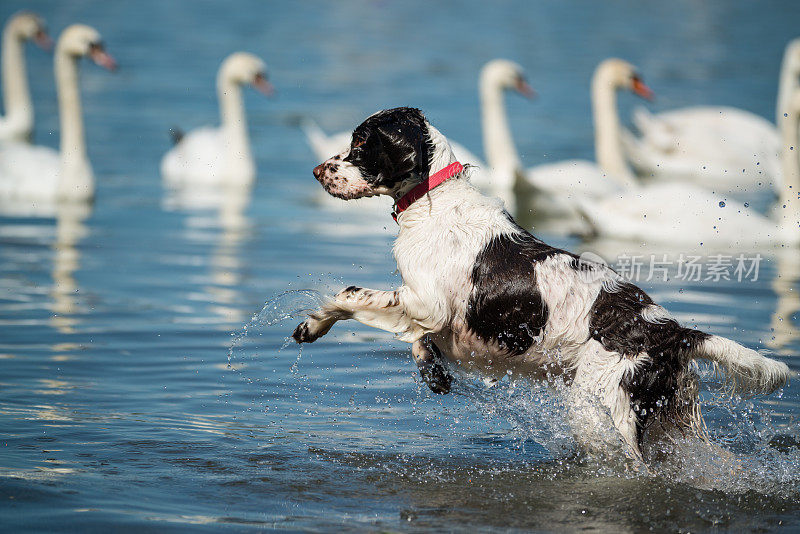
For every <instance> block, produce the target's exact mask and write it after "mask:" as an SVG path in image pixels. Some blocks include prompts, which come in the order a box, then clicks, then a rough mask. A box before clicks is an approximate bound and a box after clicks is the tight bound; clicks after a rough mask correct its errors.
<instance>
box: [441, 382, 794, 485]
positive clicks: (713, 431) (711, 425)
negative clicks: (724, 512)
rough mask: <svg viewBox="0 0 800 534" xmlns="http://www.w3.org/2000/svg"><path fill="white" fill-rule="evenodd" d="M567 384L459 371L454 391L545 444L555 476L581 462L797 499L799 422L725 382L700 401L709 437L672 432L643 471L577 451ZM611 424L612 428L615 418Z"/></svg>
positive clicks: (615, 471) (588, 468) (599, 469)
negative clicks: (492, 378) (492, 379)
mask: <svg viewBox="0 0 800 534" xmlns="http://www.w3.org/2000/svg"><path fill="white" fill-rule="evenodd" d="M567 389H568V388H567V386H565V385H564V384H563V383H560V382H555V383H552V384H544V383H528V382H527V381H525V380H513V379H504V380H501V381H499V382H497V383H495V384H494V385H493V386H491V387H487V386H486V384H485V383H484V382H483V381H480V380H478V379H476V378H474V377H472V378H470V377H464V376H462V377H460V379H459V380H458V381H456V382H455V383H454V388H453V393H455V394H457V395H463V396H465V397H467V398H468V399H469V400H470V401H471V402H473V403H474V405H475V406H476V408H477V410H478V412H479V413H480V414H481V415H482V416H484V417H485V418H487V419H488V420H490V421H492V422H494V423H495V424H496V423H497V421H498V420H503V421H505V422H506V423H508V424H510V426H511V428H512V432H513V433H514V437H515V438H516V439H517V440H518V441H519V442H520V443H525V442H526V441H534V442H535V443H537V444H539V445H541V446H542V447H543V448H544V450H545V451H546V452H545V455H544V456H543V457H540V458H539V460H540V461H542V460H544V461H555V463H556V464H558V465H560V466H561V467H560V468H559V469H556V470H555V471H554V472H552V473H551V475H552V476H553V477H555V478H560V477H562V476H564V475H565V474H567V473H568V472H569V471H571V470H573V469H574V468H577V467H579V468H580V469H581V472H582V473H583V476H595V477H606V476H612V477H623V478H629V477H648V478H655V479H661V480H664V481H665V482H667V483H670V484H674V483H679V484H686V485H687V486H689V487H693V488H697V489H703V490H716V491H722V492H724V493H727V494H744V493H747V492H757V493H760V494H763V495H770V496H776V497H783V498H797V497H798V496H800V438H798V436H799V435H800V422H798V421H794V420H789V421H784V422H777V421H776V419H778V418H777V417H775V414H774V413H773V411H772V410H771V409H770V407H769V406H767V405H765V404H764V403H761V402H758V401H756V400H754V399H747V398H742V397H731V396H730V395H729V394H727V392H725V390H724V389H723V388H722V387H720V385H717V386H716V387H715V388H714V389H712V390H710V391H705V392H704V395H703V397H702V399H701V404H702V407H703V411H704V413H705V420H706V424H707V426H708V431H709V434H710V437H711V441H710V442H708V441H704V440H701V439H699V438H695V437H689V436H673V437H672V438H671V439H670V440H669V441H663V442H658V443H657V444H651V445H650V446H649V447H648V448H647V449H646V454H645V455H646V460H647V467H646V468H644V469H642V468H641V466H639V465H636V464H635V463H631V462H625V461H620V462H609V461H608V457H599V456H597V455H592V454H588V453H587V452H585V451H581V450H580V449H579V447H578V445H577V444H576V441H575V439H574V434H573V432H574V430H573V429H572V428H571V426H570V423H569V421H570V413H569V407H568V404H567V400H566V398H567V397H566V392H567ZM607 423H608V425H607V426H608V428H607V430H608V432H612V433H613V432H614V430H613V428H612V426H611V418H610V415H609V417H608V421H607ZM540 456H541V455H540ZM551 465H553V464H551Z"/></svg>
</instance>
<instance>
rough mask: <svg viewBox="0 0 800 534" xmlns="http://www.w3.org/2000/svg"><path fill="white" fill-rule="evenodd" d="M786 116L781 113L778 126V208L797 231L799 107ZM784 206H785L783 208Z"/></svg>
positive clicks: (799, 214) (799, 216)
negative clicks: (779, 170)
mask: <svg viewBox="0 0 800 534" xmlns="http://www.w3.org/2000/svg"><path fill="white" fill-rule="evenodd" d="M786 114H787V116H786V117H784V116H783V115H781V117H780V122H778V126H779V127H780V131H781V140H782V142H783V147H781V148H782V150H781V164H782V170H783V186H782V188H781V190H780V198H779V204H778V208H779V210H780V212H785V214H786V217H787V218H788V222H790V223H791V225H792V227H793V228H794V231H795V232H797V231H798V228H797V225H798V222H799V221H800V197H798V195H799V194H800V146H798V144H799V143H800V139H798V131H799V130H800V109H796V108H795V109H789V108H787V111H786ZM784 206H785V208H784Z"/></svg>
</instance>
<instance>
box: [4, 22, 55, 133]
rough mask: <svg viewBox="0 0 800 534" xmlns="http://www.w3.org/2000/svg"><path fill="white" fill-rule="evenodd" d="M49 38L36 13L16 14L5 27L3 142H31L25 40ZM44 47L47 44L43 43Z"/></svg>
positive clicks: (30, 106)
mask: <svg viewBox="0 0 800 534" xmlns="http://www.w3.org/2000/svg"><path fill="white" fill-rule="evenodd" d="M30 39H36V40H37V42H39V43H40V44H42V45H43V39H49V38H47V33H46V32H45V29H44V22H43V21H42V19H41V18H40V17H39V16H37V15H35V14H33V13H19V14H17V15H14V16H13V17H11V19H9V21H8V22H7V23H6V26H5V28H3V43H2V47H3V48H2V58H0V63H2V80H3V107H4V108H5V115H4V116H2V117H0V141H22V142H28V141H30V139H31V134H32V133H33V102H32V101H31V93H30V90H29V88H28V75H27V73H26V68H25V41H28V40H30ZM43 46H44V45H43Z"/></svg>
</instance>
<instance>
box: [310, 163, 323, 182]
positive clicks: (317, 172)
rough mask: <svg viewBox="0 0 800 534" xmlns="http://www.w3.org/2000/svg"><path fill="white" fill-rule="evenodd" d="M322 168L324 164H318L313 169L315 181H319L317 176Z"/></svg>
mask: <svg viewBox="0 0 800 534" xmlns="http://www.w3.org/2000/svg"><path fill="white" fill-rule="evenodd" d="M324 166H325V164H324V163H320V164H319V165H317V166H316V167H314V170H313V171H312V172H313V173H314V178H316V179H317V180H319V176H320V175H321V174H322V168H323V167H324Z"/></svg>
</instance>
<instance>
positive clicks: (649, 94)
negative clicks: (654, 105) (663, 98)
mask: <svg viewBox="0 0 800 534" xmlns="http://www.w3.org/2000/svg"><path fill="white" fill-rule="evenodd" d="M631 91H633V92H634V94H636V95H639V96H640V97H642V98H644V99H645V100H653V98H654V97H655V93H653V90H652V89H650V88H649V87H647V85H645V83H644V82H643V81H642V79H641V78H638V77H635V78H634V79H633V85H632V86H631Z"/></svg>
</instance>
